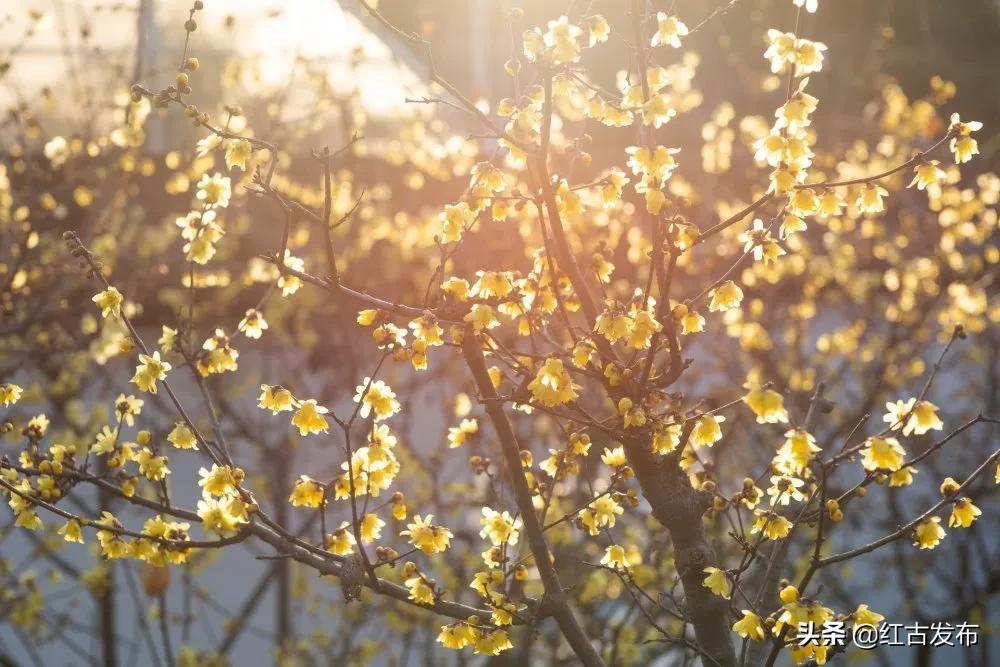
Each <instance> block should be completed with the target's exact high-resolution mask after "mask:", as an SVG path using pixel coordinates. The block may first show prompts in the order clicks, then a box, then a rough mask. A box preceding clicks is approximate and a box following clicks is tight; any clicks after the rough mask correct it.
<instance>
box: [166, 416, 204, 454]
mask: <svg viewBox="0 0 1000 667" xmlns="http://www.w3.org/2000/svg"><path fill="white" fill-rule="evenodd" d="M167 442H169V443H170V444H172V445H173V446H174V447H176V448H177V449H198V440H197V438H196V437H195V435H194V432H192V431H191V429H190V428H188V426H187V424H185V423H184V422H176V423H175V424H174V428H173V430H172V431H170V433H168V434H167Z"/></svg>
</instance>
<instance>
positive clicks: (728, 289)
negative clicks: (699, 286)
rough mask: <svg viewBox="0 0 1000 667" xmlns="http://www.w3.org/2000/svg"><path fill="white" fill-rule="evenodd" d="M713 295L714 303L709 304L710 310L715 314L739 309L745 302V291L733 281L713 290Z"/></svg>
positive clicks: (728, 281)
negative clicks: (742, 302)
mask: <svg viewBox="0 0 1000 667" xmlns="http://www.w3.org/2000/svg"><path fill="white" fill-rule="evenodd" d="M711 295H712V302H711V303H710V304H709V306H708V309H709V311H711V312H713V313H714V312H716V311H720V310H733V309H734V308H739V307H740V302H741V301H743V290H741V289H740V288H739V285H737V284H736V283H734V282H733V281H732V280H727V281H726V282H724V283H722V284H721V285H719V286H718V287H716V288H715V289H713V290H712V292H711Z"/></svg>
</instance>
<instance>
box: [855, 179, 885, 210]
mask: <svg viewBox="0 0 1000 667" xmlns="http://www.w3.org/2000/svg"><path fill="white" fill-rule="evenodd" d="M888 194H889V191H888V190H886V189H885V188H883V187H882V186H881V185H875V184H874V183H869V184H868V185H866V186H865V189H864V190H862V191H861V195H860V196H859V197H858V202H857V206H858V209H859V210H860V211H861V212H862V213H881V212H882V211H884V210H885V204H884V203H883V202H882V198H883V197H885V196H886V195H888Z"/></svg>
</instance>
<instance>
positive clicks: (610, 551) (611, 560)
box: [601, 544, 628, 570]
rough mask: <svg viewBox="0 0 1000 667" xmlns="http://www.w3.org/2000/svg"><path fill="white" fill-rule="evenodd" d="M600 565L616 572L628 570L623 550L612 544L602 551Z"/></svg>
mask: <svg viewBox="0 0 1000 667" xmlns="http://www.w3.org/2000/svg"><path fill="white" fill-rule="evenodd" d="M601 565H606V566H607V567H611V568H614V569H616V570H626V569H628V563H627V562H626V560H625V549H624V548H623V547H621V546H620V545H618V544H612V545H611V546H609V547H607V548H606V549H605V550H604V556H602V557H601Z"/></svg>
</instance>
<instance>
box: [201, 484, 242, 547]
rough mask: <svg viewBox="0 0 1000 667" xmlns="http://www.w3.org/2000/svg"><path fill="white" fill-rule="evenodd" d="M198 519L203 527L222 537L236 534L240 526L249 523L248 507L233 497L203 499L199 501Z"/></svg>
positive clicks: (208, 497) (227, 495)
mask: <svg viewBox="0 0 1000 667" xmlns="http://www.w3.org/2000/svg"><path fill="white" fill-rule="evenodd" d="M197 514H198V517H199V518H200V519H201V521H202V527H203V528H204V529H205V530H207V531H209V532H212V533H215V534H216V535H219V536H220V537H228V536H230V535H234V534H236V532H237V531H239V529H240V526H241V525H243V524H245V523H247V522H248V521H249V518H248V516H247V511H246V506H245V505H244V504H243V502H242V501H241V500H240V499H239V498H237V497H235V496H233V495H229V494H226V495H223V496H220V497H218V498H213V497H211V496H207V497H203V498H202V499H201V500H199V501H198V506H197Z"/></svg>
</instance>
